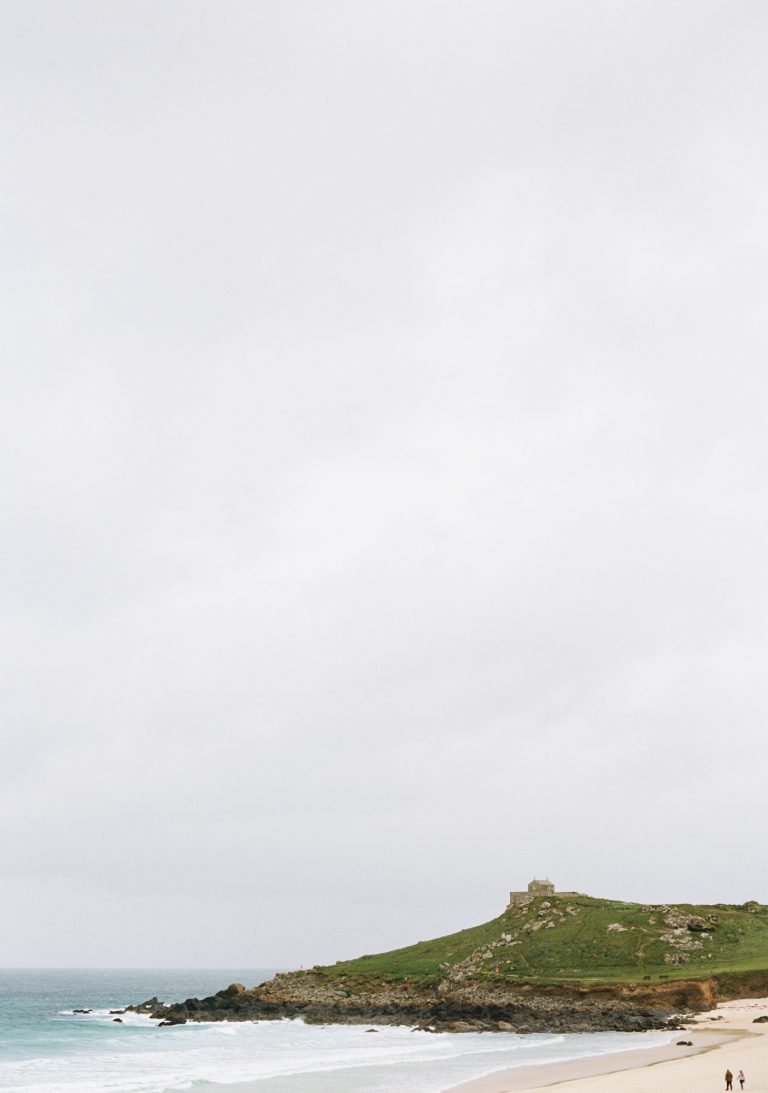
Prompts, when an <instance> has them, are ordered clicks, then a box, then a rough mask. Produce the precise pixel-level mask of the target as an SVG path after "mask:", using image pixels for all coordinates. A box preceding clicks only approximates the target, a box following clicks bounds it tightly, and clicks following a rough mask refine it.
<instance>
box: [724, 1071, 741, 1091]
mask: <svg viewBox="0 0 768 1093" xmlns="http://www.w3.org/2000/svg"><path fill="white" fill-rule="evenodd" d="M745 1081H746V1078H745V1077H744V1071H743V1070H740V1071H739V1085H740V1086H741V1088H742V1089H743V1088H744V1082H745ZM725 1089H726V1093H727V1091H728V1090H729V1089H733V1074H731V1068H730V1067H728V1069H727V1070H726V1072H725Z"/></svg>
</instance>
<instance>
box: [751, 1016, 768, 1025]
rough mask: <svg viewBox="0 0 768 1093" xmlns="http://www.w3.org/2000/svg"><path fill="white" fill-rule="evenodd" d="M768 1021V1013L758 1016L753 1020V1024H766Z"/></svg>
mask: <svg viewBox="0 0 768 1093" xmlns="http://www.w3.org/2000/svg"><path fill="white" fill-rule="evenodd" d="M767 1023H768V1014H765V1013H764V1014H763V1016H762V1017H756V1018H755V1019H754V1021H753V1022H752V1024H753V1025H765V1024H767Z"/></svg>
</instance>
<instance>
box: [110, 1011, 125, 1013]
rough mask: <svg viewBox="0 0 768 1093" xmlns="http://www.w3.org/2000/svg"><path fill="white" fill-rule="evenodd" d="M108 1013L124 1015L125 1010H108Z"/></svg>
mask: <svg viewBox="0 0 768 1093" xmlns="http://www.w3.org/2000/svg"><path fill="white" fill-rule="evenodd" d="M109 1012H110V1013H125V1010H110V1011H109Z"/></svg>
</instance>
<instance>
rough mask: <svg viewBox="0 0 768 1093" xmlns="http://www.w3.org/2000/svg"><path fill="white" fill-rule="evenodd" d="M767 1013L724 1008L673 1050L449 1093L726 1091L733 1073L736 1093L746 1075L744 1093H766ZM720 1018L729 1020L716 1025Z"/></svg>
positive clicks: (538, 1071) (512, 1074)
mask: <svg viewBox="0 0 768 1093" xmlns="http://www.w3.org/2000/svg"><path fill="white" fill-rule="evenodd" d="M762 1014H768V998H752V999H744V1000H742V1001H738V1002H724V1003H723V1004H722V1005H720V1006H718V1007H717V1009H716V1010H713V1011H712V1012H711V1013H706V1014H705V1013H702V1014H700V1015H699V1016H698V1017H697V1018H696V1020H695V1022H692V1023H691V1024H689V1025H687V1026H686V1031H685V1032H682V1031H681V1032H680V1033H676V1034H675V1037H674V1040H673V1041H672V1044H671V1045H670V1046H668V1047H662V1048H649V1049H646V1050H642V1049H641V1050H639V1051H626V1052H622V1053H621V1054H616V1055H603V1056H599V1057H598V1058H592V1059H576V1060H574V1061H572V1062H564V1063H556V1064H546V1065H543V1066H539V1067H520V1068H518V1069H517V1070H499V1071H496V1072H495V1073H493V1074H488V1075H486V1077H484V1078H477V1079H475V1080H474V1081H471V1082H462V1084H461V1085H457V1086H453V1087H452V1089H450V1090H447V1091H446V1093H516V1091H517V1090H521V1089H545V1088H546V1090H547V1093H649V1091H650V1090H652V1091H653V1093H722V1091H723V1090H724V1089H725V1079H724V1075H725V1072H726V1070H727V1069H728V1068H730V1069H731V1071H732V1072H733V1076H734V1087H735V1089H734V1093H739V1083H738V1082H737V1081H736V1075H737V1074H738V1072H739V1071H740V1070H743V1071H744V1074H745V1076H746V1085H745V1091H744V1093H767V1091H768V1024H764V1025H755V1024H753V1021H754V1019H755V1017H759V1016H761V1015H762ZM713 1017H717V1018H722V1020H717V1021H713V1020H712V1018H713ZM676 1040H693V1044H694V1046H693V1047H689V1048H683V1047H677V1046H676V1045H675V1041H676ZM649 1067H653V1070H652V1071H649Z"/></svg>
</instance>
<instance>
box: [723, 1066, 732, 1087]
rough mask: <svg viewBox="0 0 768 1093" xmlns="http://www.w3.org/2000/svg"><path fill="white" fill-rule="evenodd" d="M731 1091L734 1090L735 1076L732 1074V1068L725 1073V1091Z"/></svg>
mask: <svg viewBox="0 0 768 1093" xmlns="http://www.w3.org/2000/svg"><path fill="white" fill-rule="evenodd" d="M729 1089H733V1074H731V1068H730V1067H728V1069H727V1070H726V1072H725V1090H726V1093H728V1090H729Z"/></svg>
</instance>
